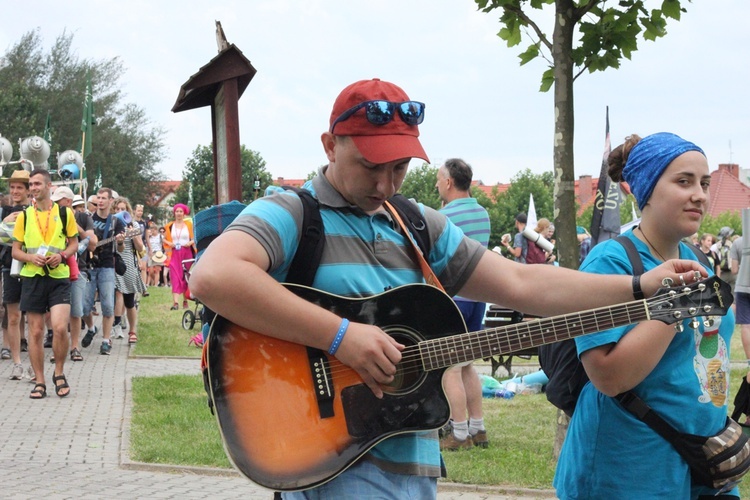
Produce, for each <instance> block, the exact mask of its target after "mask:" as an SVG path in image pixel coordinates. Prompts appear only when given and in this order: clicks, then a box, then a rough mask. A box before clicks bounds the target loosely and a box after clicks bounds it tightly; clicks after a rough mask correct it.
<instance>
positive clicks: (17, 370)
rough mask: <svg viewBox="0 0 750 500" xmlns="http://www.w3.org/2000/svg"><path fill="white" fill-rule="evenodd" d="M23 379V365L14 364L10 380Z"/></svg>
mask: <svg viewBox="0 0 750 500" xmlns="http://www.w3.org/2000/svg"><path fill="white" fill-rule="evenodd" d="M21 378H23V365H22V364H21V363H17V364H14V365H13V370H11V372H10V379H11V380H21Z"/></svg>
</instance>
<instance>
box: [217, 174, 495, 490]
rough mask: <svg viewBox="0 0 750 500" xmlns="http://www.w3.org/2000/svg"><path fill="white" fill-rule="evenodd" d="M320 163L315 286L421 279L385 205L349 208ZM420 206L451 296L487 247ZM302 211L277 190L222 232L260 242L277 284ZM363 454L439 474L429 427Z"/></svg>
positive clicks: (353, 289) (364, 287) (403, 470)
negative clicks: (321, 244)
mask: <svg viewBox="0 0 750 500" xmlns="http://www.w3.org/2000/svg"><path fill="white" fill-rule="evenodd" d="M325 168H327V167H323V168H321V170H320V171H319V173H318V175H317V176H316V177H315V178H313V180H312V181H308V182H307V183H306V184H305V185H304V188H305V189H308V190H309V191H311V192H312V193H313V194H314V195H315V197H316V198H317V199H318V201H319V202H320V205H321V217H322V219H323V224H324V226H325V235H326V245H325V249H324V251H323V256H322V258H321V263H320V267H319V268H318V272H317V274H316V276H315V280H314V282H313V287H314V288H317V289H319V290H323V291H326V292H329V293H334V294H337V295H341V296H345V297H367V296H371V295H375V294H378V293H382V292H383V291H384V290H388V289H390V288H395V287H398V286H401V285H406V284H411V283H424V277H423V276H422V272H421V270H420V268H419V265H418V264H417V263H416V262H415V261H414V259H413V257H412V252H413V250H412V249H411V243H410V242H409V241H408V240H407V239H406V237H405V236H404V235H403V234H402V233H401V231H400V228H399V227H398V223H396V222H395V221H394V220H393V219H392V218H391V216H390V214H389V213H388V212H387V211H385V210H382V211H379V212H377V213H375V214H372V215H371V214H367V213H365V212H364V211H362V210H361V209H360V208H358V207H356V206H352V205H350V204H349V202H347V201H346V200H345V199H344V198H343V197H342V196H341V194H340V193H338V192H337V191H336V190H335V189H334V188H333V186H331V184H330V183H329V182H328V180H327V179H326V177H325V175H324V172H325ZM418 206H419V208H420V210H421V211H422V213H423V214H424V217H425V220H426V223H427V226H428V230H429V235H430V240H431V242H432V250H431V252H430V255H428V256H426V257H427V261H428V262H429V264H430V266H431V267H432V269H433V271H434V272H435V274H436V275H437V276H438V278H439V279H440V281H441V283H442V284H443V287H444V288H445V290H446V292H447V293H448V294H449V295H451V296H453V295H455V294H456V293H457V292H458V291H459V290H460V289H461V287H462V286H463V285H464V284H465V283H466V280H467V279H468V278H469V276H470V275H471V273H472V272H473V270H474V269H475V268H476V265H477V264H478V262H479V259H480V258H481V257H482V255H483V254H484V252H485V249H484V248H483V247H482V245H481V244H480V243H479V242H477V241H475V240H472V239H470V238H467V237H465V236H464V234H463V232H462V231H461V230H460V229H459V228H458V227H456V226H455V225H453V224H450V223H448V220H447V219H446V218H445V216H444V215H442V214H440V213H439V212H437V211H436V210H433V209H431V208H429V207H425V206H423V205H421V204H418ZM302 216H303V208H302V202H301V201H300V199H299V197H298V196H297V194H296V193H294V192H293V191H283V192H279V193H276V194H273V195H271V196H267V197H264V198H260V199H258V200H256V201H254V202H253V203H251V204H250V205H248V206H247V208H245V210H244V211H243V212H242V213H241V214H240V215H239V216H238V217H237V218H236V219H235V220H234V222H233V223H232V224H231V225H230V226H229V227H228V228H227V231H230V230H240V231H244V232H246V233H248V234H250V235H251V236H253V237H254V238H255V239H256V240H258V242H260V244H261V245H262V246H263V247H264V248H265V250H266V252H267V253H268V256H269V260H270V267H269V271H268V272H269V273H270V275H271V276H273V277H274V279H276V280H277V281H280V282H283V281H284V279H285V278H286V274H287V272H288V270H289V266H290V265H291V262H292V259H293V258H294V255H295V252H296V250H297V246H298V244H299V239H300V231H301V228H302ZM367 458H368V459H369V460H371V461H373V462H375V463H376V464H377V465H378V466H379V467H380V468H382V469H384V470H386V471H389V472H395V473H400V474H414V475H421V476H431V477H439V475H440V450H439V446H438V440H437V432H434V431H433V432H421V433H407V434H401V435H398V436H394V437H391V438H389V439H386V440H385V441H382V442H381V443H379V444H378V445H377V446H375V447H374V448H373V449H372V450H371V451H370V452H369V453H368V456H367Z"/></svg>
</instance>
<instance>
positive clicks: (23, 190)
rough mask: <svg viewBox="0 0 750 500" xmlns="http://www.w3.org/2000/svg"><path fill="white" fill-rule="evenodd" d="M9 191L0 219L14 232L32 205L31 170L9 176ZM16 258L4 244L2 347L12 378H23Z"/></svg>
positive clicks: (0, 253)
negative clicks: (13, 271)
mask: <svg viewBox="0 0 750 500" xmlns="http://www.w3.org/2000/svg"><path fill="white" fill-rule="evenodd" d="M8 191H9V192H10V204H8V205H5V206H3V207H2V211H0V219H2V221H3V225H4V226H5V227H6V228H8V229H9V230H10V234H12V233H13V229H14V228H15V224H16V218H17V217H18V214H19V213H21V212H23V211H24V210H26V207H28V206H29V202H30V198H29V172H28V170H16V171H14V172H13V173H12V174H11V175H10V178H9V179H8ZM12 261H13V259H12V257H11V250H10V247H8V246H3V249H2V251H0V265H1V266H2V273H3V307H4V308H5V315H4V317H3V347H2V351H1V352H2V358H3V359H7V358H12V359H13V368H12V370H11V374H10V379H11V380H21V378H22V377H23V366H22V365H21V344H27V342H26V339H25V338H24V337H23V335H22V333H21V310H20V309H19V307H18V305H19V303H20V301H21V280H20V279H19V278H14V277H12V276H11V275H10V267H11V263H12Z"/></svg>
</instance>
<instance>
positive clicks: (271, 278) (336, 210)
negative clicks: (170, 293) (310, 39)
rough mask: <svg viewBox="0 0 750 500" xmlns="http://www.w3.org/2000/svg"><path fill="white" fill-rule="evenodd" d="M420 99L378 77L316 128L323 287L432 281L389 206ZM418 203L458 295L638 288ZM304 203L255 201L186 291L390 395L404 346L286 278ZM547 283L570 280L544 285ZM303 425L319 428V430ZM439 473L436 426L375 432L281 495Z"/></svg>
mask: <svg viewBox="0 0 750 500" xmlns="http://www.w3.org/2000/svg"><path fill="white" fill-rule="evenodd" d="M424 110H425V105H424V103H421V102H418V101H412V100H410V99H409V96H408V95H406V93H405V92H404V91H403V89H401V88H400V87H398V86H396V85H394V84H392V83H389V82H385V81H381V80H379V79H372V80H362V81H358V82H355V83H353V84H351V85H349V86H348V87H346V88H345V89H344V90H343V91H342V92H341V93H340V94H339V96H338V97H337V99H336V101H335V103H334V105H333V110H332V112H331V115H330V120H329V129H328V130H327V131H325V132H323V134H322V135H321V143H322V146H323V151H324V153H325V155H326V158H327V160H328V164H327V165H326V166H324V167H322V168H321V169H320V170H319V171H318V175H317V176H316V177H314V178H313V179H312V180H311V181H308V182H307V183H306V184H305V188H307V189H309V190H310V191H311V192H312V194H313V195H314V196H315V197H316V198H317V199H318V201H319V203H320V212H321V217H322V219H323V223H324V229H325V237H326V243H325V249H324V251H323V255H322V258H321V263H320V266H319V268H318V271H317V274H316V276H315V280H314V282H313V286H314V287H315V288H317V289H319V290H323V291H326V292H329V293H334V294H337V295H342V296H346V297H367V296H372V295H375V294H379V293H382V292H383V291H384V290H389V289H391V288H395V287H398V286H401V285H406V284H413V283H424V282H425V280H424V277H423V273H422V270H421V268H420V266H419V263H418V262H417V261H416V260H415V258H414V250H413V248H412V245H411V241H410V235H409V234H404V233H403V232H402V230H401V228H400V227H399V225H398V224H396V223H395V222H394V220H393V218H392V216H391V213H390V212H388V211H387V210H386V209H385V208H384V203H385V201H386V200H388V199H389V198H391V197H392V196H393V195H394V194H396V193H397V192H398V190H399V189H400V188H401V184H402V183H403V181H404V176H405V175H406V172H407V170H408V167H409V162H410V161H411V159H412V158H421V159H423V160H425V161H427V155H426V153H425V151H424V149H423V148H422V145H421V144H420V141H419V128H418V125H419V124H420V123H422V120H423V119H424ZM419 209H420V210H421V211H422V213H423V215H424V218H425V221H426V225H427V228H428V230H429V231H428V232H429V238H430V241H431V243H432V250H431V251H430V253H429V255H427V256H425V258H426V260H427V262H428V264H429V265H430V267H431V269H432V271H433V272H434V273H435V275H436V276H437V277H438V278H439V280H440V282H441V283H442V285H443V287H444V289H445V290H446V292H447V293H448V294H449V295H450V296H454V295H457V294H459V292H460V295H461V296H463V297H467V298H470V299H472V300H476V301H482V302H493V303H500V304H504V305H506V306H507V307H511V308H513V309H517V310H522V311H525V312H528V313H531V314H535V315H547V316H549V315H555V314H561V313H566V312H571V311H578V310H583V309H591V308H594V307H598V306H606V305H610V304H615V303H621V302H626V301H629V300H632V298H633V291H632V287H631V279H630V277H626V276H602V275H595V274H583V273H578V272H576V271H571V270H569V269H563V268H558V267H554V266H520V265H518V264H515V263H514V262H512V261H510V260H508V259H505V258H503V257H501V256H499V255H497V254H495V253H493V252H489V251H487V250H486V249H485V248H484V247H483V246H482V244H481V243H479V242H478V241H475V240H472V239H470V238H468V237H466V236H465V235H464V234H463V232H462V231H461V230H460V229H459V228H457V227H456V226H455V225H453V224H451V223H450V222H449V221H448V220H447V219H446V217H445V216H444V215H443V214H440V213H438V212H437V211H435V210H432V209H430V208H427V207H424V206H422V205H419ZM303 213H304V211H303V206H302V201H301V199H300V198H299V196H298V195H297V194H296V193H294V192H292V191H286V192H284V193H280V194H276V195H273V196H268V197H264V198H261V199H259V200H257V201H254V202H253V203H251V204H250V205H248V207H247V208H246V209H245V210H244V211H243V212H242V213H241V214H240V215H239V216H238V217H237V219H235V221H234V222H233V223H232V225H230V226H229V227H228V228H227V229H226V230H225V231H224V232H223V233H222V234H221V235H220V236H219V237H218V238H216V239H215V240H214V241H213V242H212V243H211V245H210V246H209V247H208V248H207V249H206V250H205V252H204V254H203V256H202V257H201V259H200V260H199V261H198V263H197V264H196V266H195V267H194V268H193V271H192V274H191V278H190V289H191V292H192V294H193V295H194V296H195V297H198V298H199V299H200V300H201V302H202V303H204V304H205V305H206V306H207V307H209V308H211V309H212V310H214V311H216V312H217V313H218V314H220V315H221V316H222V317H224V318H225V319H227V320H228V321H230V322H232V323H233V324H235V325H237V326H239V327H241V328H243V329H248V330H250V331H253V332H257V333H260V334H262V335H264V336H266V337H270V338H278V339H282V340H285V341H287V342H292V343H295V344H301V345H306V346H310V347H313V348H317V349H320V350H323V351H328V352H329V353H330V355H331V356H334V355H335V360H336V362H337V363H341V364H343V365H345V366H347V367H349V369H350V370H351V371H353V372H356V374H357V375H358V376H359V377H360V378H361V383H358V384H357V387H360V386H362V385H363V384H364V385H366V386H367V387H368V388H369V389H370V390H371V391H372V394H373V395H374V396H375V397H376V398H378V399H382V398H383V396H384V389H386V390H387V386H388V385H389V384H392V383H394V377H395V376H396V375H397V374H398V373H399V372H398V366H397V365H399V363H400V362H401V361H402V350H403V349H404V348H405V346H404V345H403V344H401V343H400V342H398V341H397V340H395V339H394V338H393V337H391V336H390V335H389V334H388V333H386V332H385V331H383V329H381V328H380V327H379V326H377V325H374V324H368V323H361V322H358V321H352V322H351V323H350V322H349V321H348V320H347V319H346V318H342V317H341V315H339V314H336V312H334V311H330V310H328V309H326V308H323V307H320V306H318V305H315V304H313V303H312V302H308V301H306V300H304V299H303V298H300V297H299V296H298V295H296V294H294V293H293V292H291V291H290V290H289V289H288V288H286V287H284V286H282V285H281V284H280V282H282V281H284V279H285V278H286V275H287V271H288V270H289V266H290V264H291V261H292V260H293V258H294V256H295V254H296V251H297V247H298V245H299V241H300V229H301V227H302V218H303ZM700 269H702V268H701V267H700V265H698V264H697V263H692V264H691V263H683V262H682V261H670V262H669V263H666V264H664V265H663V266H660V267H659V268H658V269H657V270H654V271H652V272H650V273H647V274H644V275H643V277H642V279H641V286H642V288H643V291H644V293H646V294H648V295H650V294H653V293H654V292H655V291H656V290H657V289H658V287H659V285H660V282H661V280H662V279H663V278H665V277H670V278H672V279H673V280H674V281H675V282H679V281H680V278H679V276H680V274H685V277H686V278H687V279H688V280H690V279H691V276H692V272H691V271H692V270H700ZM538 283H544V285H545V286H544V289H550V290H562V289H565V290H566V293H564V294H559V293H554V294H552V293H540V289H539V288H538V285H537V284H538ZM396 306H397V307H398V305H396ZM409 306H410V304H408V303H407V304H403V307H409ZM259 355H260V353H259ZM405 361H406V360H405ZM339 389H341V388H339ZM279 396H280V397H282V396H283V395H279ZM338 397H339V395H338V394H336V398H337V401H338ZM356 410H357V409H351V411H356ZM362 410H363V411H364V410H365V409H364V408H363V409H362ZM276 424H277V422H274V423H273V424H271V425H276ZM303 431H304V434H303V435H304V436H305V437H306V438H310V434H311V431H309V430H308V429H303ZM262 432H264V433H275V434H284V433H286V434H289V433H290V432H299V429H290V426H288V425H286V423H285V422H278V427H277V428H276V429H274V428H268V429H265V428H264V429H263V430H262ZM352 432H356V431H352ZM275 451H278V450H275ZM282 451H283V450H282ZM320 451H321V452H322V451H324V450H320ZM287 455H288V453H287ZM439 475H440V452H439V443H438V439H437V432H436V431H429V432H405V433H402V434H397V435H395V436H392V437H389V438H387V439H384V440H383V441H380V442H379V443H377V445H375V446H374V447H373V448H371V449H370V450H369V452H367V453H366V454H365V455H364V456H363V457H361V458H360V459H359V460H357V461H356V462H355V463H353V464H352V465H351V466H349V467H348V468H346V470H344V471H343V472H341V473H340V474H337V475H335V476H333V477H330V478H328V479H326V480H325V481H322V480H321V481H318V482H316V483H315V484H318V486H315V487H314V488H311V489H307V490H303V491H297V492H285V493H284V498H344V497H348V498H363V497H368V496H369V497H371V498H413V499H420V500H421V499H425V498H435V497H436V495H437V478H438V477H439ZM301 479H302V478H300V481H298V482H301Z"/></svg>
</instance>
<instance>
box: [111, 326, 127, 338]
mask: <svg viewBox="0 0 750 500" xmlns="http://www.w3.org/2000/svg"><path fill="white" fill-rule="evenodd" d="M110 338H113V339H124V338H125V335H124V334H123V333H122V324H119V325H114V326H113V327H112V333H111V334H110Z"/></svg>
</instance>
